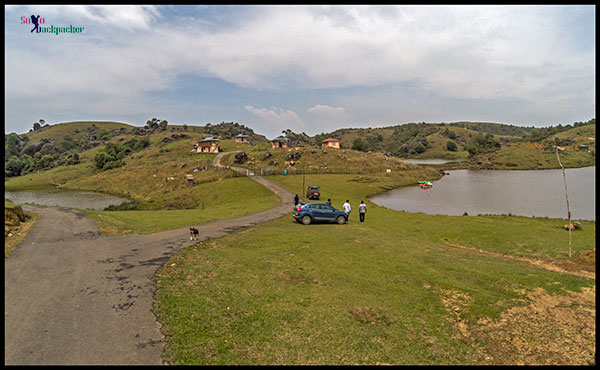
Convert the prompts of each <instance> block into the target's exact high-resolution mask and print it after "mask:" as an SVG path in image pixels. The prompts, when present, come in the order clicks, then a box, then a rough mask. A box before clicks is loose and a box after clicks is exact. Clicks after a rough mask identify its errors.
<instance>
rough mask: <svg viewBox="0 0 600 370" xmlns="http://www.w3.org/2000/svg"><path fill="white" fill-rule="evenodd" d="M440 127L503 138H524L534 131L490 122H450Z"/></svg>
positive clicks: (531, 128)
mask: <svg viewBox="0 0 600 370" xmlns="http://www.w3.org/2000/svg"><path fill="white" fill-rule="evenodd" d="M441 125H442V126H445V125H448V126H452V127H462V128H465V129H468V130H473V131H481V132H484V133H489V134H494V135H504V136H524V135H528V134H530V133H532V132H534V131H535V130H536V128H535V127H533V126H530V127H523V126H515V125H505V124H502V123H492V122H452V123H448V124H445V123H442V124H441Z"/></svg>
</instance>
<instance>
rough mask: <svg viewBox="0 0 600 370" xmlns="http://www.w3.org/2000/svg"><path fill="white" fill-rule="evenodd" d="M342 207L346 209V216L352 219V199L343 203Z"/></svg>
mask: <svg viewBox="0 0 600 370" xmlns="http://www.w3.org/2000/svg"><path fill="white" fill-rule="evenodd" d="M342 208H343V209H344V212H346V215H347V217H346V218H347V219H350V211H351V210H352V208H351V207H350V201H349V200H346V203H344V204H343V205H342Z"/></svg>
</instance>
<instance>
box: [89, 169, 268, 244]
mask: <svg viewBox="0 0 600 370" xmlns="http://www.w3.org/2000/svg"><path fill="white" fill-rule="evenodd" d="M185 197H188V199H189V201H190V202H192V201H194V200H197V202H198V203H199V206H197V207H194V208H191V209H168V210H165V209H155V210H133V211H93V210H84V212H85V213H86V214H87V215H88V216H90V217H91V218H92V219H93V220H94V221H95V222H96V223H97V224H98V227H99V229H100V231H101V232H102V234H104V235H129V234H151V233H155V232H160V231H164V230H170V229H176V228H180V227H186V226H189V225H197V224H202V223H206V222H210V221H214V220H222V219H230V218H236V217H241V216H245V215H248V214H250V213H256V212H260V211H264V210H267V209H270V208H273V207H275V206H276V205H277V204H279V199H278V198H277V197H276V196H275V195H274V194H273V193H272V192H271V191H269V190H268V189H267V188H265V187H264V186H262V185H260V184H259V183H257V182H255V181H254V180H252V179H250V178H247V177H240V178H232V179H225V180H222V181H216V182H214V183H204V184H199V185H196V186H193V187H192V190H189V191H187V192H186V195H185V196H184V199H181V201H182V202H185V200H186V199H185ZM156 199H158V198H156ZM169 199H172V200H173V199H174V198H169Z"/></svg>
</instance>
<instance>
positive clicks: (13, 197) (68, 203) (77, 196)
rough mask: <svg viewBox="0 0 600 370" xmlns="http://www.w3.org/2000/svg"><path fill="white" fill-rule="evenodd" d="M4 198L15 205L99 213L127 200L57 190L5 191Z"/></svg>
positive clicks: (110, 196)
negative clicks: (54, 207) (87, 210)
mask: <svg viewBox="0 0 600 370" xmlns="http://www.w3.org/2000/svg"><path fill="white" fill-rule="evenodd" d="M4 198H6V199H9V200H10V201H12V202H13V203H16V204H25V203H33V204H38V205H42V206H59V207H67V208H80V209H93V210H97V211H101V210H103V209H104V208H106V207H108V206H110V205H118V204H121V203H124V202H127V201H128V199H125V198H120V197H116V196H113V195H108V194H102V193H94V192H89V191H68V190H58V189H43V190H23V191H5V192H4Z"/></svg>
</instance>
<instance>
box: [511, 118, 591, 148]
mask: <svg viewBox="0 0 600 370" xmlns="http://www.w3.org/2000/svg"><path fill="white" fill-rule="evenodd" d="M595 124H596V119H595V118H592V119H591V120H589V121H587V122H575V123H574V124H573V125H564V126H563V125H561V124H559V125H557V126H550V127H541V128H537V129H535V130H534V131H533V132H531V133H530V134H528V135H524V136H523V138H524V139H525V140H527V141H530V142H534V143H539V142H542V141H546V140H547V139H548V138H549V137H550V136H552V135H555V134H558V133H560V132H564V131H567V130H569V129H572V128H573V127H580V126H584V125H595ZM558 140H559V141H560V140H561V139H558ZM569 144H570V143H566V142H562V145H569ZM556 145H561V144H556Z"/></svg>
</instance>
